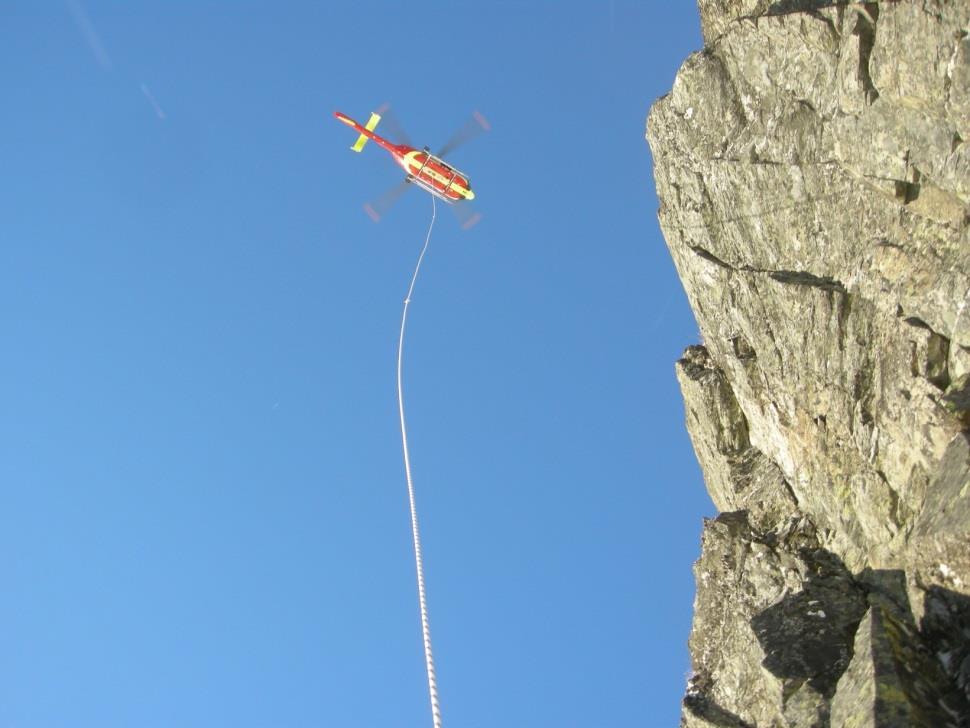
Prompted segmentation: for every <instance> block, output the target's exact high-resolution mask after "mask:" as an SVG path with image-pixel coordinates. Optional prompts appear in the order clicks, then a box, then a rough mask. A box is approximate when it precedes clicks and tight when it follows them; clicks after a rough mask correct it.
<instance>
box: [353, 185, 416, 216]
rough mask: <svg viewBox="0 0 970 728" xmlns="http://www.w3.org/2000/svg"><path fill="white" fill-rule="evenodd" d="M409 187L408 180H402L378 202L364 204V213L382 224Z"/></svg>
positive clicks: (379, 198) (378, 199)
mask: <svg viewBox="0 0 970 728" xmlns="http://www.w3.org/2000/svg"><path fill="white" fill-rule="evenodd" d="M408 187H410V185H409V184H408V182H407V180H401V181H400V182H399V183H398V184H396V185H394V187H392V188H391V189H389V190H388V191H387V192H385V193H384V194H383V195H381V196H380V197H378V198H377V199H376V200H373V201H371V202H367V203H364V212H366V213H367V216H368V217H369V218H370V219H371V220H373V221H374V222H380V221H381V218H383V217H384V216H385V215H386V214H387V211H388V210H390V209H391V207H392V206H393V205H394V203H395V202H397V201H398V199H399V198H400V197H401V195H403V194H404V193H405V192H407V191H408Z"/></svg>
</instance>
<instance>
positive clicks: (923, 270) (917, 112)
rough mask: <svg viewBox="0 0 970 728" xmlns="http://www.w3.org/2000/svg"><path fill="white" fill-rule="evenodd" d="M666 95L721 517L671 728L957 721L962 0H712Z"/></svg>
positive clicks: (968, 188) (969, 365) (662, 129)
mask: <svg viewBox="0 0 970 728" xmlns="http://www.w3.org/2000/svg"><path fill="white" fill-rule="evenodd" d="M699 5H700V14H701V21H702V24H703V33H704V41H705V47H704V49H703V50H702V51H700V52H698V53H696V54H694V55H692V56H691V57H690V58H688V59H687V61H686V62H685V63H684V64H683V66H682V68H681V69H680V71H679V73H678V74H677V78H676V81H675V82H674V86H673V90H672V91H671V93H670V94H669V95H667V96H666V97H664V98H663V99H661V100H659V101H658V102H657V103H656V104H655V105H654V107H653V109H652V110H651V113H650V117H649V120H648V124H647V138H648V140H649V142H650V146H651V149H652V151H653V156H654V160H655V176H656V184H657V190H658V195H659V198H660V201H661V204H660V211H659V218H660V224H661V227H662V229H663V232H664V235H665V237H666V240H667V244H668V247H669V249H670V253H671V255H672V257H673V260H674V262H675V264H676V267H677V270H678V272H679V275H680V277H681V279H682V281H683V284H684V287H685V289H686V292H687V296H688V298H689V300H690V304H691V306H692V307H693V309H694V312H695V315H696V318H697V321H698V325H699V327H700V331H701V335H702V337H703V345H702V346H692V347H690V348H688V349H687V351H686V352H685V353H684V356H683V358H682V359H681V361H679V362H678V364H677V376H678V378H679V380H680V384H681V387H682V390H683V393H684V399H685V404H686V412H687V425H688V429H689V431H690V434H691V438H692V440H693V443H694V447H695V451H696V453H697V457H698V459H699V460H700V463H701V466H702V468H703V470H704V473H705V478H706V481H707V485H708V489H709V491H710V493H711V497H712V498H713V500H714V503H715V504H716V506H717V507H718V509H719V510H720V511H721V512H722V514H721V515H720V516H718V517H717V518H715V519H712V520H710V521H709V522H707V523H706V524H705V527H704V535H703V544H702V553H701V557H700V559H699V560H698V562H697V564H696V567H695V573H696V579H697V597H696V601H695V616H694V625H693V630H692V633H691V637H690V649H691V655H692V660H693V676H692V677H691V679H690V682H689V685H688V687H687V695H686V697H685V699H684V706H683V718H682V725H683V726H686V727H689V728H695V727H700V726H758V727H759V728H762V727H767V726H858V727H860V728H861V727H862V726H873V727H875V726H927V727H929V726H933V727H934V728H936V727H943V726H968V725H970V2H966V1H965V0H898V1H896V2H889V1H888V0H884V1H883V2H866V3H846V2H838V3H837V2H823V1H819V0H699Z"/></svg>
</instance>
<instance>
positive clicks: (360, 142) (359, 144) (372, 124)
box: [351, 114, 381, 152]
mask: <svg viewBox="0 0 970 728" xmlns="http://www.w3.org/2000/svg"><path fill="white" fill-rule="evenodd" d="M380 120H381V117H380V116H378V115H377V114H371V115H370V118H369V119H368V120H367V123H366V124H365V125H364V128H365V129H367V131H374V129H375V128H376V127H377V122H379V121H380ZM357 128H358V129H359V128H360V127H357ZM366 143H367V135H366V134H361V135H360V136H359V137H357V141H356V142H354V146H352V147H351V149H353V150H354V151H355V152H359V151H360V150H361V149H363V148H364V145H365V144H366Z"/></svg>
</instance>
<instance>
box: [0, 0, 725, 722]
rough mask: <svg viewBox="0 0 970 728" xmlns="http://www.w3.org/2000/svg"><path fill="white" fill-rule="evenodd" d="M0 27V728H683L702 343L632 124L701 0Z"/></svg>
mask: <svg viewBox="0 0 970 728" xmlns="http://www.w3.org/2000/svg"><path fill="white" fill-rule="evenodd" d="M283 5H284V4H283V3H269V2H260V3H256V2H233V3H230V2H191V3H190V2H138V3H132V2H120V1H119V2H95V0H71V1H68V2H34V1H33V0H30V1H29V2H28V1H26V0H25V1H23V2H13V3H9V2H8V3H5V4H4V7H3V9H2V10H0V86H2V88H3V112H2V114H0V306H2V307H0V337H2V347H3V348H2V356H0V388H2V389H0V391H2V402H3V405H2V408H0V442H2V457H0V494H2V501H0V578H2V595H3V596H2V599H0V727H3V728H7V727H8V726H9V727H10V728H61V727H64V728H85V727H89V726H90V727H92V728H94V727H97V728H113V727H118V728H122V727H124V728H128V727H131V726H138V728H152V727H155V726H158V727H159V728H161V727H163V726H164V727H166V728H168V727H171V726H179V727H183V728H212V727H213V726H232V727H233V728H250V727H252V728H257V727H259V728H262V727H265V728H271V727H281V728H290V727H293V728H302V727H307V728H310V727H326V728H329V727H339V728H398V727H400V728H421V727H423V726H428V727H429V728H430V717H429V710H428V702H427V693H426V687H425V675H424V666H423V657H422V653H421V640H420V631H419V622H418V613H417V602H416V596H415V585H414V566H413V556H412V550H411V541H410V531H409V521H408V515H407V498H406V489H405V481H404V474H403V466H402V462H401V450H400V440H399V433H398V429H397V428H398V423H397V409H396V393H395V378H394V363H395V349H396V344H397V331H398V324H399V317H400V309H401V302H402V298H403V296H404V292H405V290H406V288H407V283H408V279H409V277H410V273H411V269H412V267H413V264H414V261H415V258H416V256H417V253H418V251H419V250H420V246H421V243H422V242H423V238H424V234H425V231H426V227H427V224H428V221H429V218H430V213H431V199H430V198H429V197H428V195H426V194H424V193H422V192H420V191H419V190H416V189H412V190H411V191H410V192H409V193H408V195H406V196H405V197H404V198H403V199H402V200H401V201H400V202H399V204H398V205H397V207H396V208H395V209H394V210H393V211H392V212H391V213H390V214H389V215H388V217H387V218H386V219H385V221H384V222H382V223H381V224H380V225H374V224H373V223H372V222H371V221H370V220H369V219H368V218H367V217H366V216H365V215H364V213H363V212H362V210H361V205H362V203H363V202H365V201H366V200H368V199H371V198H374V197H376V196H378V195H380V194H381V192H383V191H384V190H385V189H386V188H388V187H390V186H391V185H392V184H393V183H394V182H395V181H396V180H398V179H399V178H400V172H399V170H397V169H396V168H395V167H394V166H393V165H392V164H390V162H389V161H388V159H387V156H386V154H385V153H383V152H382V151H381V150H380V149H378V148H377V147H375V146H374V145H369V146H368V147H367V148H366V149H365V150H364V153H363V154H360V155H356V154H353V153H352V152H351V151H350V150H349V149H348V147H349V145H350V144H351V143H352V142H353V134H352V133H351V131H350V130H349V129H347V128H346V127H344V126H342V125H341V124H339V123H338V122H337V121H336V120H335V119H333V117H332V113H333V111H334V110H337V109H339V110H341V111H344V112H346V113H348V114H350V115H351V116H354V117H356V118H358V119H360V120H365V119H366V117H367V114H368V113H369V112H370V111H371V110H373V109H375V108H377V107H378V106H379V105H380V104H382V103H383V102H385V101H390V102H391V103H392V104H393V105H394V108H395V111H396V114H397V116H398V118H399V119H400V120H401V121H402V123H404V124H405V126H406V127H407V130H408V132H409V134H410V136H411V137H412V138H413V139H414V141H415V142H416V143H418V144H419V145H423V144H430V145H431V146H436V145H439V144H440V143H442V142H443V141H444V140H445V139H446V138H447V137H448V136H449V135H450V133H451V132H452V131H453V130H454V129H455V128H456V127H457V126H459V125H460V124H461V123H462V122H463V121H464V120H465V118H466V117H467V116H468V114H470V112H471V111H472V110H474V109H480V110H481V111H482V112H483V113H484V114H485V115H486V116H487V117H488V119H489V120H490V122H491V124H492V127H493V130H492V132H491V133H490V134H488V135H485V136H482V137H480V138H479V139H477V140H475V141H474V142H473V143H471V144H469V145H467V146H466V147H464V148H462V149H461V150H460V151H459V152H457V153H456V154H455V155H454V156H453V157H452V160H453V162H454V163H455V164H456V165H457V166H459V167H460V168H462V169H463V170H464V171H466V172H467V173H468V174H469V175H470V177H471V180H472V182H473V185H474V188H475V191H476V193H477V197H478V199H477V201H476V202H478V203H479V204H478V209H479V210H481V211H482V212H483V213H484V216H485V217H484V220H483V222H482V223H481V224H480V225H479V226H478V227H477V228H475V229H474V230H472V231H470V232H468V233H463V232H461V231H460V230H459V228H458V225H457V224H456V222H455V220H454V219H452V217H451V216H450V215H449V214H447V210H441V209H439V215H438V223H437V226H436V228H435V232H434V235H433V238H432V244H431V250H430V252H429V255H428V258H427V259H426V261H425V267H424V268H423V270H422V277H421V278H420V280H419V281H418V287H417V290H416V293H415V296H414V300H413V304H412V306H411V313H410V316H411V318H410V324H409V331H408V340H407V346H406V364H405V380H406V397H407V403H408V418H409V425H410V438H411V448H412V458H413V466H414V473H415V478H416V486H417V491H418V506H419V509H420V515H421V519H422V521H421V523H422V529H423V537H424V547H425V555H426V559H427V564H426V567H427V578H428V585H429V589H430V607H431V619H432V629H433V635H434V641H435V650H436V659H437V663H438V673H439V688H440V692H441V699H442V707H443V711H444V718H445V726H447V728H494V727H495V726H508V727H509V728H520V727H521V728H622V727H631V728H632V727H634V726H637V727H642V726H654V725H655V726H672V725H675V724H676V722H677V715H678V712H679V701H680V698H681V695H682V692H683V688H684V684H685V673H686V672H687V670H688V657H687V649H686V641H687V636H688V632H689V626H690V617H691V604H692V599H693V577H692V574H691V563H692V562H693V560H694V559H695V558H696V556H697V554H698V550H699V534H700V526H701V516H702V515H705V514H708V515H709V514H710V513H711V512H712V510H713V509H712V506H711V504H710V502H709V500H708V499H707V495H706V493H705V492H704V489H703V484H702V481H701V478H700V474H699V471H698V468H697V465H696V462H695V460H694V455H693V452H692V450H691V447H690V443H689V440H688V438H687V434H686V431H685V428H684V424H683V405H682V401H681V397H680V393H679V390H678V388H677V384H676V380H675V377H674V361H675V360H676V359H677V357H678V356H679V355H680V353H681V351H682V349H683V347H684V346H686V345H688V344H691V343H694V342H695V341H696V340H697V331H696V326H695V324H694V321H693V318H692V316H691V313H690V311H689V309H688V308H687V305H686V300H685V297H684V295H683V292H682V288H681V286H680V283H679V281H678V280H677V278H676V275H675V272H674V269H673V266H672V264H671V261H670V258H669V255H668V253H667V251H666V248H665V246H664V243H663V241H662V238H661V235H660V232H659V229H658V227H657V223H656V215H655V212H656V207H657V201H656V198H655V195H654V191H653V181H652V173H651V167H650V164H651V161H650V156H649V151H648V148H647V145H646V143H645V141H644V139H643V130H644V120H645V117H646V114H647V110H648V108H649V106H650V104H651V103H652V102H653V100H654V99H655V98H656V97H658V96H659V95H661V94H663V93H666V92H667V91H668V90H669V89H670V86H671V83H672V81H673V77H674V73H675V71H676V69H677V67H678V66H679V65H680V63H681V62H682V60H683V59H684V58H685V57H686V55H687V54H688V53H689V52H691V51H692V50H696V49H698V48H699V47H700V45H701V40H700V34H699V27H698V19H697V12H696V8H695V7H694V3H692V2H677V3H652V2H650V3H648V2H624V1H623V0H616V1H615V2H608V1H603V2H595V3H593V2H590V3H580V2H569V3H567V2H541V3H539V2H487V3H470V2H460V3H456V2H452V3H445V2H408V3H404V2H400V3H391V2H387V3H363V2H340V3H338V2H334V3H309V2H303V3H287V4H285V7H283Z"/></svg>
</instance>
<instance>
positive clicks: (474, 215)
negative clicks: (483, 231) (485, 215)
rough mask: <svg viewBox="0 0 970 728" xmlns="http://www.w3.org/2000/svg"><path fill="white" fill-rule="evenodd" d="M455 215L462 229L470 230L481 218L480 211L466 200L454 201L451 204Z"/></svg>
mask: <svg viewBox="0 0 970 728" xmlns="http://www.w3.org/2000/svg"><path fill="white" fill-rule="evenodd" d="M451 209H452V211H453V212H454V213H455V217H457V218H458V222H459V224H461V229H462V230H471V229H472V228H473V227H475V226H476V225H477V224H478V223H479V222H481V220H482V213H480V212H478V211H477V210H475V208H473V207H471V206H470V205H469V204H468V203H467V202H456V203H455V204H453V205H452V206H451Z"/></svg>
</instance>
